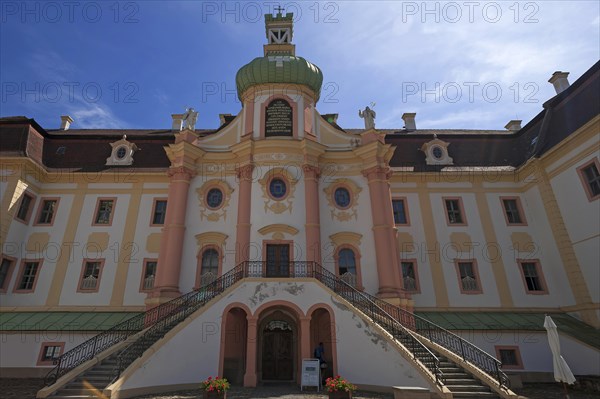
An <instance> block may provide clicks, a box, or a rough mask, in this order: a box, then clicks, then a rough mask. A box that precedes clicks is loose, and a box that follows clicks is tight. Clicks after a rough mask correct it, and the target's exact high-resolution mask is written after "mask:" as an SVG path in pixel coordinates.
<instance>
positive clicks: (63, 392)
mask: <svg viewBox="0 0 600 399" xmlns="http://www.w3.org/2000/svg"><path fill="white" fill-rule="evenodd" d="M98 391H100V392H102V390H101V389H99V390H96V389H88V388H70V387H67V388H63V389H59V390H58V392H56V394H57V395H58V396H73V395H92V396H93V395H95V394H96V393H97V392H98Z"/></svg>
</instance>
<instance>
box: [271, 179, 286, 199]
mask: <svg viewBox="0 0 600 399" xmlns="http://www.w3.org/2000/svg"><path fill="white" fill-rule="evenodd" d="M269 192H270V193H271V195H272V196H273V198H275V199H281V198H283V197H285V194H286V192H287V186H286V185H285V182H284V181H283V180H282V179H279V178H275V179H273V180H271V183H270V184H269Z"/></svg>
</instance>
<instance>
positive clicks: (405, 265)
mask: <svg viewBox="0 0 600 399" xmlns="http://www.w3.org/2000/svg"><path fill="white" fill-rule="evenodd" d="M401 266H402V283H403V285H404V289H405V290H406V291H409V292H412V293H417V292H419V291H420V289H419V278H418V275H417V262H416V261H414V260H402V262H401Z"/></svg>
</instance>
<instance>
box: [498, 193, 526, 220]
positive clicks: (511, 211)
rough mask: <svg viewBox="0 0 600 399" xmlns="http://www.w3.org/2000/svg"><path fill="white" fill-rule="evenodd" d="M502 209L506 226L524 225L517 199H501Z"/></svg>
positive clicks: (519, 202) (519, 203)
mask: <svg viewBox="0 0 600 399" xmlns="http://www.w3.org/2000/svg"><path fill="white" fill-rule="evenodd" d="M501 200H502V205H503V207H504V216H505V218H506V224H508V225H524V224H526V223H525V218H524V216H523V212H522V208H521V201H520V200H519V198H518V197H503V198H501Z"/></svg>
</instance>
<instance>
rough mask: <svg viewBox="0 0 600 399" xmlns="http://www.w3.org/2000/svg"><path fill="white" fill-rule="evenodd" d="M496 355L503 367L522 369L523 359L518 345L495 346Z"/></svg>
mask: <svg viewBox="0 0 600 399" xmlns="http://www.w3.org/2000/svg"><path fill="white" fill-rule="evenodd" d="M494 348H495V349H496V357H497V358H498V360H500V361H501V362H502V368H503V369H522V368H523V361H522V360H521V353H520V352H519V347H518V346H495V347H494Z"/></svg>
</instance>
